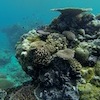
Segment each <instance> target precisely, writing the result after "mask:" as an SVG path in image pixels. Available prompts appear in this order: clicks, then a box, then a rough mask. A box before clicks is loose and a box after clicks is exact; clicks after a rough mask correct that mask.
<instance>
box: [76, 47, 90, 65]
mask: <svg viewBox="0 0 100 100" xmlns="http://www.w3.org/2000/svg"><path fill="white" fill-rule="evenodd" d="M88 57H89V51H88V50H87V49H85V48H84V49H83V48H81V47H77V48H76V49H75V58H76V59H78V60H79V61H80V62H81V63H86V61H87V60H88Z"/></svg>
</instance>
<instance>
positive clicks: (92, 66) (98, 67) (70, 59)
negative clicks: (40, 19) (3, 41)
mask: <svg viewBox="0 0 100 100" xmlns="http://www.w3.org/2000/svg"><path fill="white" fill-rule="evenodd" d="M91 10H92V9H90V8H89V9H83V8H63V9H62V8H60V9H53V11H58V12H60V15H59V16H58V17H57V18H55V19H54V20H53V21H52V22H51V23H50V25H48V26H45V27H44V28H43V29H37V30H34V29H33V30H31V31H29V32H28V33H27V34H23V35H22V36H21V38H20V40H19V42H18V43H17V44H16V47H15V48H16V58H17V59H18V61H19V63H20V65H21V66H22V69H23V70H24V71H25V72H26V73H27V74H28V75H29V76H31V77H32V82H29V83H27V84H24V85H23V86H21V87H19V88H17V89H13V90H9V91H10V92H8V94H9V95H7V94H6V93H5V92H4V91H3V90H2V91H1V90H0V91H1V92H0V93H1V94H2V97H3V98H8V97H9V98H10V99H9V100H100V17H99V15H97V16H96V15H94V14H92V13H91ZM3 94H4V95H3ZM5 94H6V96H5ZM7 100H8V99H7Z"/></svg>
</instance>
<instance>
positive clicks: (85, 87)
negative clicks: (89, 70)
mask: <svg viewBox="0 0 100 100" xmlns="http://www.w3.org/2000/svg"><path fill="white" fill-rule="evenodd" d="M78 89H79V92H80V100H99V99H100V95H99V93H100V87H99V88H98V87H96V86H94V85H92V84H90V83H87V84H80V85H79V86H78Z"/></svg>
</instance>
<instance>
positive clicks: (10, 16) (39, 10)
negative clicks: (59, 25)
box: [0, 0, 100, 84]
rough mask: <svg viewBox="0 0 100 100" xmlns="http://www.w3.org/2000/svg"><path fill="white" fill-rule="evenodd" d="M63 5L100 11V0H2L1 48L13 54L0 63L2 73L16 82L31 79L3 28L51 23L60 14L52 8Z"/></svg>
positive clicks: (0, 12)
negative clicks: (24, 70) (15, 25)
mask: <svg viewBox="0 0 100 100" xmlns="http://www.w3.org/2000/svg"><path fill="white" fill-rule="evenodd" d="M63 7H81V8H92V9H93V13H94V14H98V13H100V1H99V0H0V50H1V51H2V50H4V51H5V50H8V51H9V52H10V55H11V59H10V61H9V62H8V63H6V64H3V65H1V64H0V74H4V75H6V76H7V79H9V80H11V81H13V82H15V83H16V84H20V83H22V82H24V81H25V80H28V79H30V78H29V77H28V76H27V75H26V74H25V73H24V72H23V71H22V69H21V67H20V65H19V64H18V62H17V60H16V58H15V54H14V53H13V50H14V47H13V50H12V47H11V45H12V44H11V42H10V41H12V40H10V41H9V39H8V36H7V34H6V33H3V32H2V31H1V30H2V29H4V28H7V27H10V26H12V25H14V24H20V25H22V26H23V25H24V26H28V27H31V28H34V27H36V26H38V25H46V24H49V23H50V21H51V20H52V19H53V18H54V17H56V16H57V15H58V14H59V13H57V12H52V11H50V9H52V8H63ZM4 59H5V58H4ZM19 75H20V77H19ZM22 79H23V80H22Z"/></svg>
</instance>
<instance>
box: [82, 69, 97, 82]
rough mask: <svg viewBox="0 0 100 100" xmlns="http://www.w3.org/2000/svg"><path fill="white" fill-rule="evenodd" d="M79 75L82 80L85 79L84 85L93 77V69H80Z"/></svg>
mask: <svg viewBox="0 0 100 100" xmlns="http://www.w3.org/2000/svg"><path fill="white" fill-rule="evenodd" d="M81 74H82V78H84V79H85V81H86V83H89V82H90V81H91V80H92V79H93V77H94V76H95V73H94V69H93V68H82V70H81Z"/></svg>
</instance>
